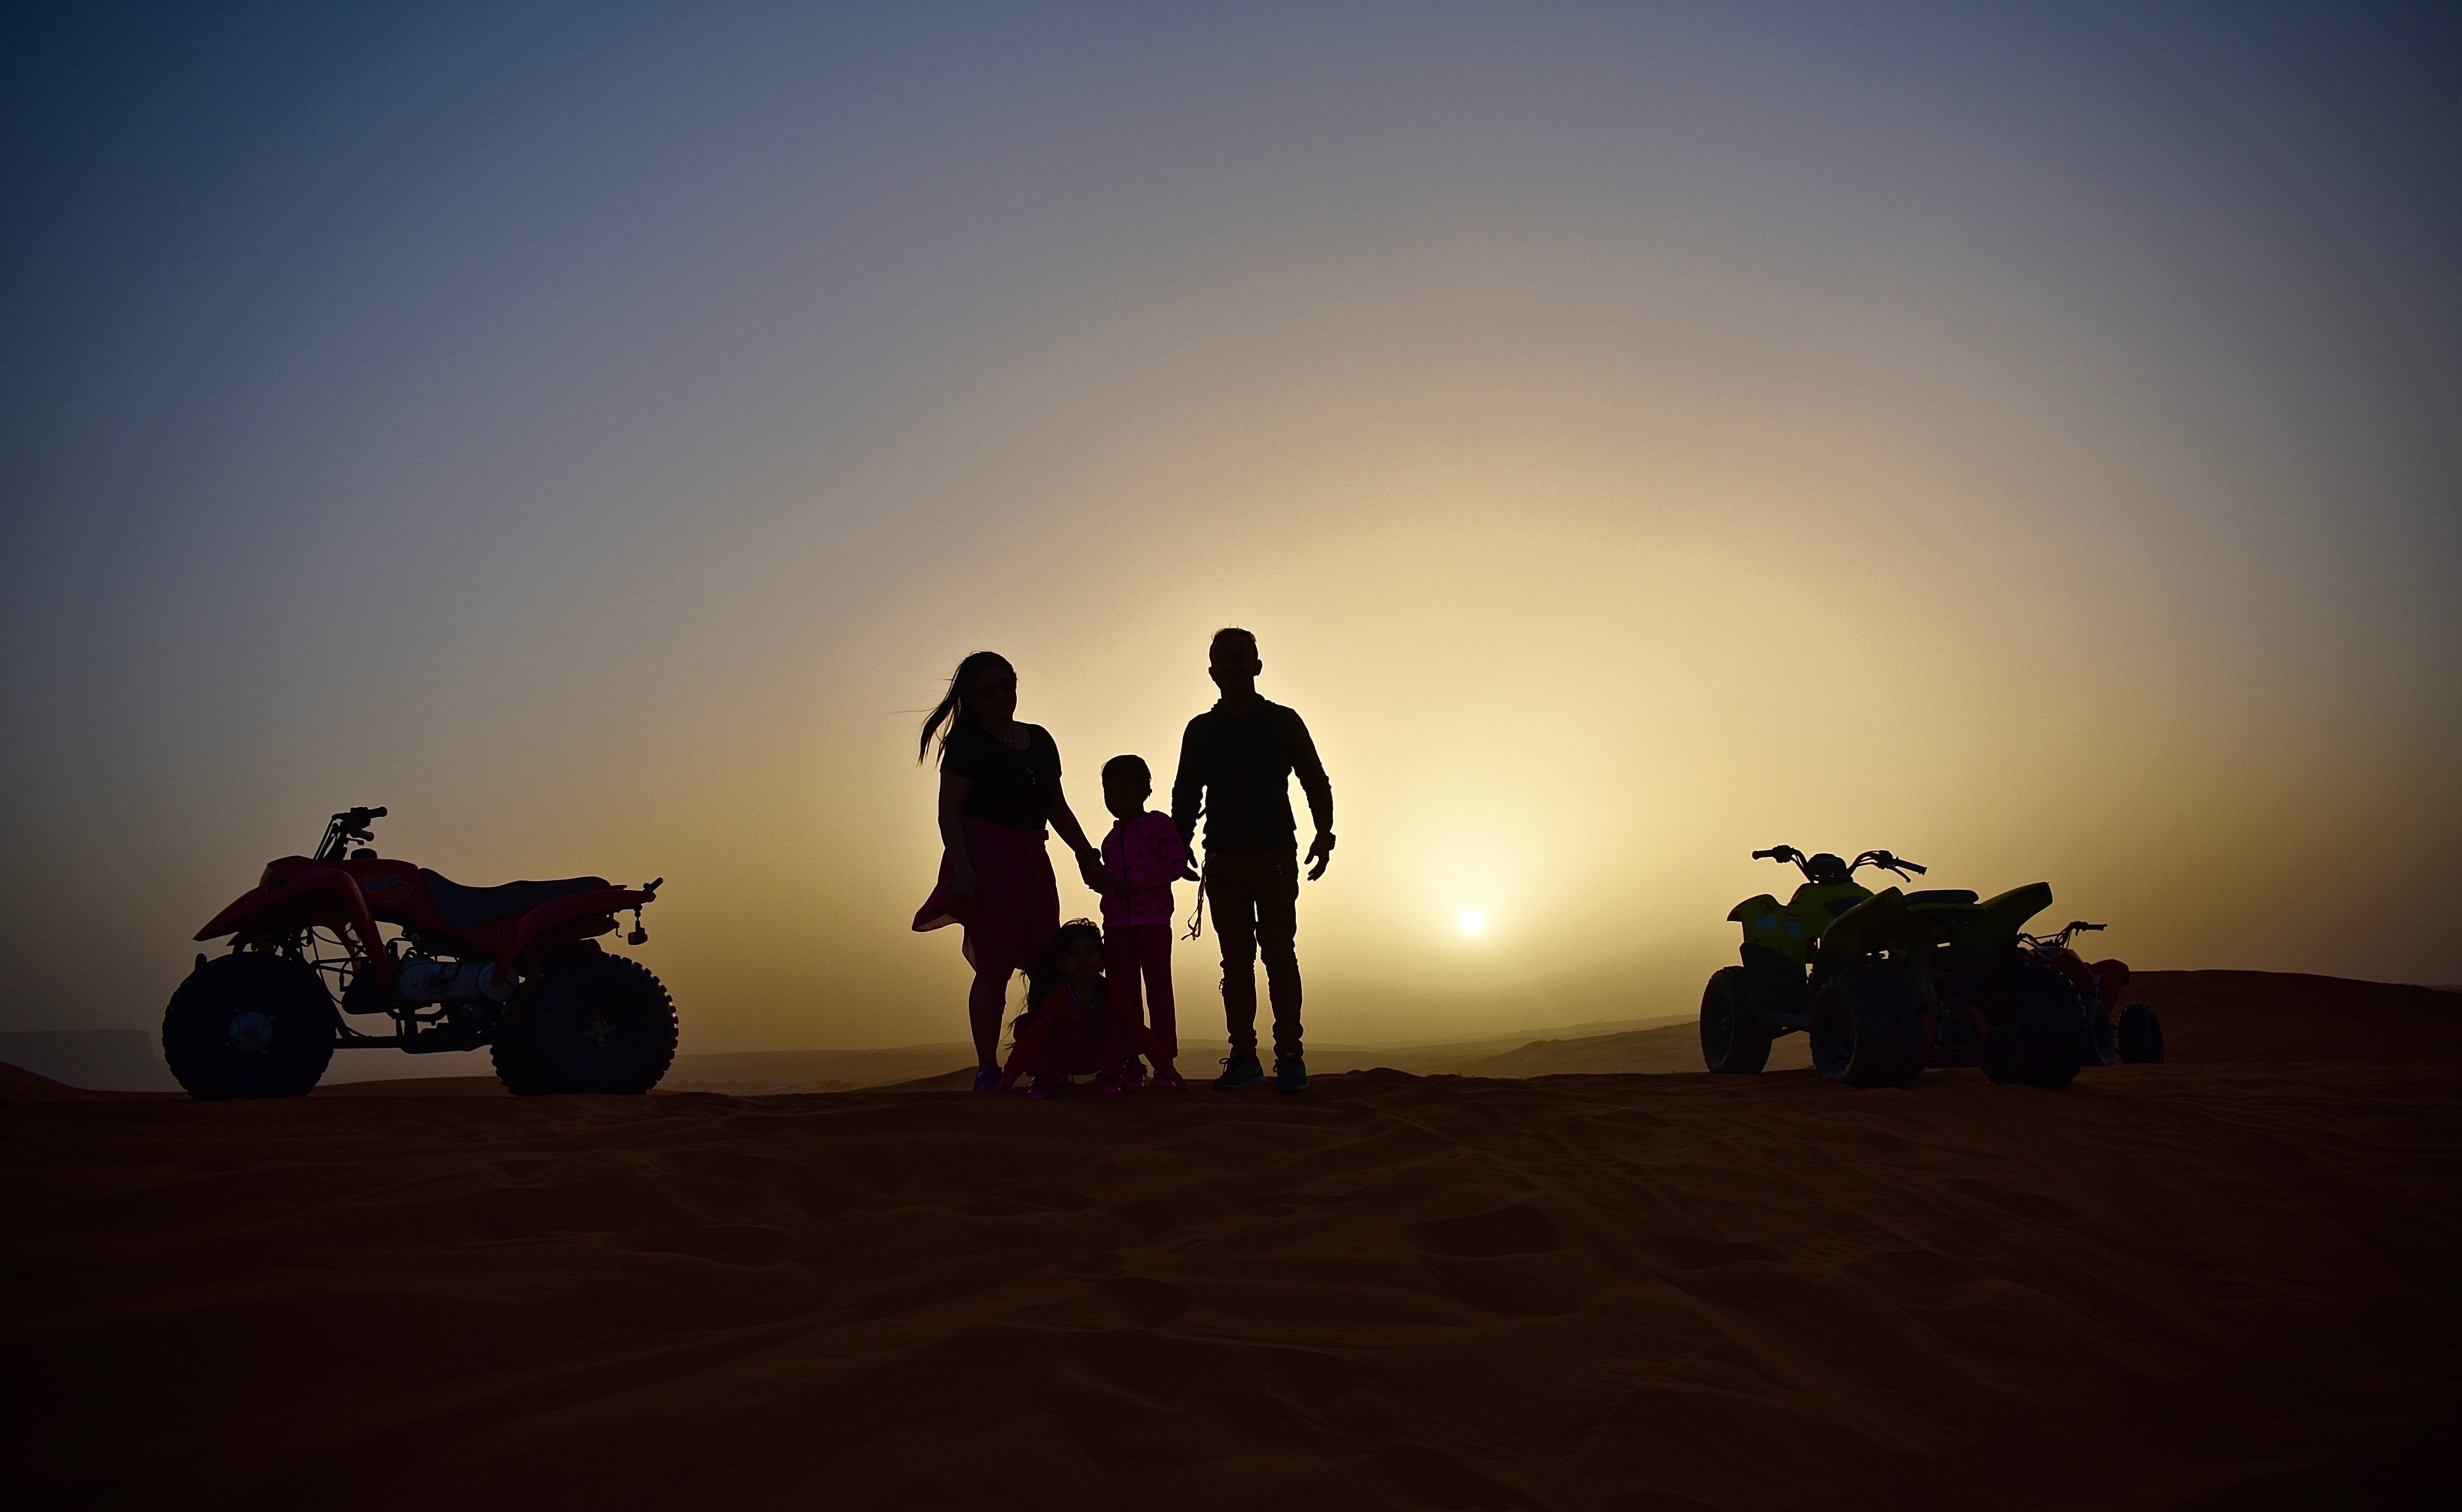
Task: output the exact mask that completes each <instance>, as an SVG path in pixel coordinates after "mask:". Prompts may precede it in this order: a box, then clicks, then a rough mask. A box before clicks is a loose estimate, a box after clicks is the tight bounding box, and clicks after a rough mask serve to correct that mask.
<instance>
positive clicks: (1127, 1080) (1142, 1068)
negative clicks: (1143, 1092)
mask: <svg viewBox="0 0 2462 1512" xmlns="http://www.w3.org/2000/svg"><path fill="white" fill-rule="evenodd" d="M1145 1084H1146V1063H1145V1062H1143V1061H1131V1062H1129V1064H1128V1065H1126V1066H1124V1067H1122V1068H1121V1069H1120V1091H1124V1092H1133V1091H1136V1090H1137V1089H1138V1088H1140V1087H1143V1086H1144V1085H1145Z"/></svg>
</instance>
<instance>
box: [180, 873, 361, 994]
mask: <svg viewBox="0 0 2462 1512" xmlns="http://www.w3.org/2000/svg"><path fill="white" fill-rule="evenodd" d="M301 903H310V904H311V907H310V910H309V911H310V912H313V913H314V914H318V915H322V916H325V917H326V918H332V917H333V916H335V915H337V914H338V915H339V916H340V921H341V922H342V923H345V924H348V925H349V926H350V927H351V931H352V933H353V934H354V935H356V937H357V939H358V941H359V952H358V953H359V955H360V957H361V959H362V960H363V961H364V962H365V964H364V965H363V966H362V967H361V968H360V969H361V970H362V971H363V972H364V973H365V974H366V976H367V977H368V978H370V979H373V980H374V981H375V982H376V983H378V985H382V986H390V985H391V984H392V983H393V962H392V961H390V960H388V959H387V958H386V956H385V953H384V952H383V951H382V950H380V949H378V947H377V940H378V935H377V921H376V917H375V916H374V915H373V914H371V913H370V912H369V911H368V897H367V895H366V894H365V893H362V892H360V891H359V879H358V878H357V877H355V876H353V875H351V874H350V873H348V872H345V871H342V870H341V869H339V868H338V867H319V868H318V869H316V870H315V871H313V872H301V873H299V874H297V875H294V876H291V877H288V878H286V879H285V880H283V881H281V882H279V883H277V884H276V885H274V886H272V887H260V888H257V889H255V890H254V891H253V892H250V893H247V894H245V895H243V896H241V897H240V898H239V899H238V900H237V901H235V902H233V903H232V904H231V905H230V906H229V907H228V908H226V909H224V910H223V911H222V912H221V913H219V914H216V915H215V916H214V917H213V918H212V919H211V920H209V921H208V922H207V923H206V925H205V928H203V929H201V930H198V931H197V935H196V938H197V939H199V940H216V939H219V938H221V937H222V936H224V935H233V934H238V933H240V932H241V931H243V930H247V929H250V928H252V927H254V926H256V925H257V924H260V923H264V922H266V921H267V920H269V919H274V918H280V917H281V916H283V915H286V914H292V913H297V912H300V909H299V905H300V904H301Z"/></svg>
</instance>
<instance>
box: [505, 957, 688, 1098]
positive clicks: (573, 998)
mask: <svg viewBox="0 0 2462 1512" xmlns="http://www.w3.org/2000/svg"><path fill="white" fill-rule="evenodd" d="M492 1053H493V1059H494V1060H495V1063H496V1076H497V1079H498V1080H500V1081H502V1082H503V1083H504V1084H505V1090H506V1091H509V1092H511V1093H513V1094H514V1095H515V1096H518V1097H529V1096H535V1095H537V1094H539V1093H542V1092H603V1093H615V1094H619V1095H622V1094H636V1093H640V1092H646V1091H649V1090H650V1089H651V1088H653V1087H656V1086H657V1085H658V1084H659V1077H661V1076H664V1075H665V1074H666V1073H667V1068H668V1066H669V1065H671V1064H673V1063H674V1061H675V1058H676V1005H675V1004H674V1003H673V1002H672V1001H670V1000H669V999H668V997H667V989H666V988H665V987H663V986H661V985H659V979H658V978H657V977H655V976H652V975H651V974H650V970H649V968H648V967H646V966H644V965H642V964H641V963H640V962H639V961H628V960H626V959H625V958H624V957H622V956H609V955H602V954H600V953H599V952H597V951H596V950H591V951H588V952H586V953H585V952H572V953H569V954H568V955H567V956H566V957H565V959H564V960H563V961H560V962H551V964H550V967H549V970H548V974H547V976H546V977H545V979H544V980H542V981H541V982H539V983H538V984H537V985H536V986H535V987H534V988H532V989H530V990H529V991H527V992H525V993H524V994H523V996H522V998H521V1000H520V1001H519V1002H518V1003H516V1004H515V1006H514V1012H513V1018H512V1023H511V1024H510V1025H509V1026H508V1027H507V1029H506V1031H505V1033H504V1035H503V1037H501V1038H500V1039H498V1040H497V1041H496V1044H495V1047H494V1049H493V1052H492Z"/></svg>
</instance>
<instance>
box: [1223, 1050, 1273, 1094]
mask: <svg viewBox="0 0 2462 1512" xmlns="http://www.w3.org/2000/svg"><path fill="white" fill-rule="evenodd" d="M1264 1079H1265V1068H1264V1067H1263V1066H1262V1065H1260V1064H1258V1061H1257V1054H1256V1052H1255V1051H1254V1050H1251V1051H1249V1052H1248V1053H1247V1054H1245V1055H1227V1056H1224V1057H1223V1060H1222V1074H1221V1075H1220V1076H1217V1077H1216V1078H1214V1090H1215V1091H1218V1092H1227V1091H1233V1090H1235V1089H1237V1088H1242V1087H1254V1086H1256V1085H1257V1084H1258V1083H1259V1082H1262V1081H1263V1080H1264Z"/></svg>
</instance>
